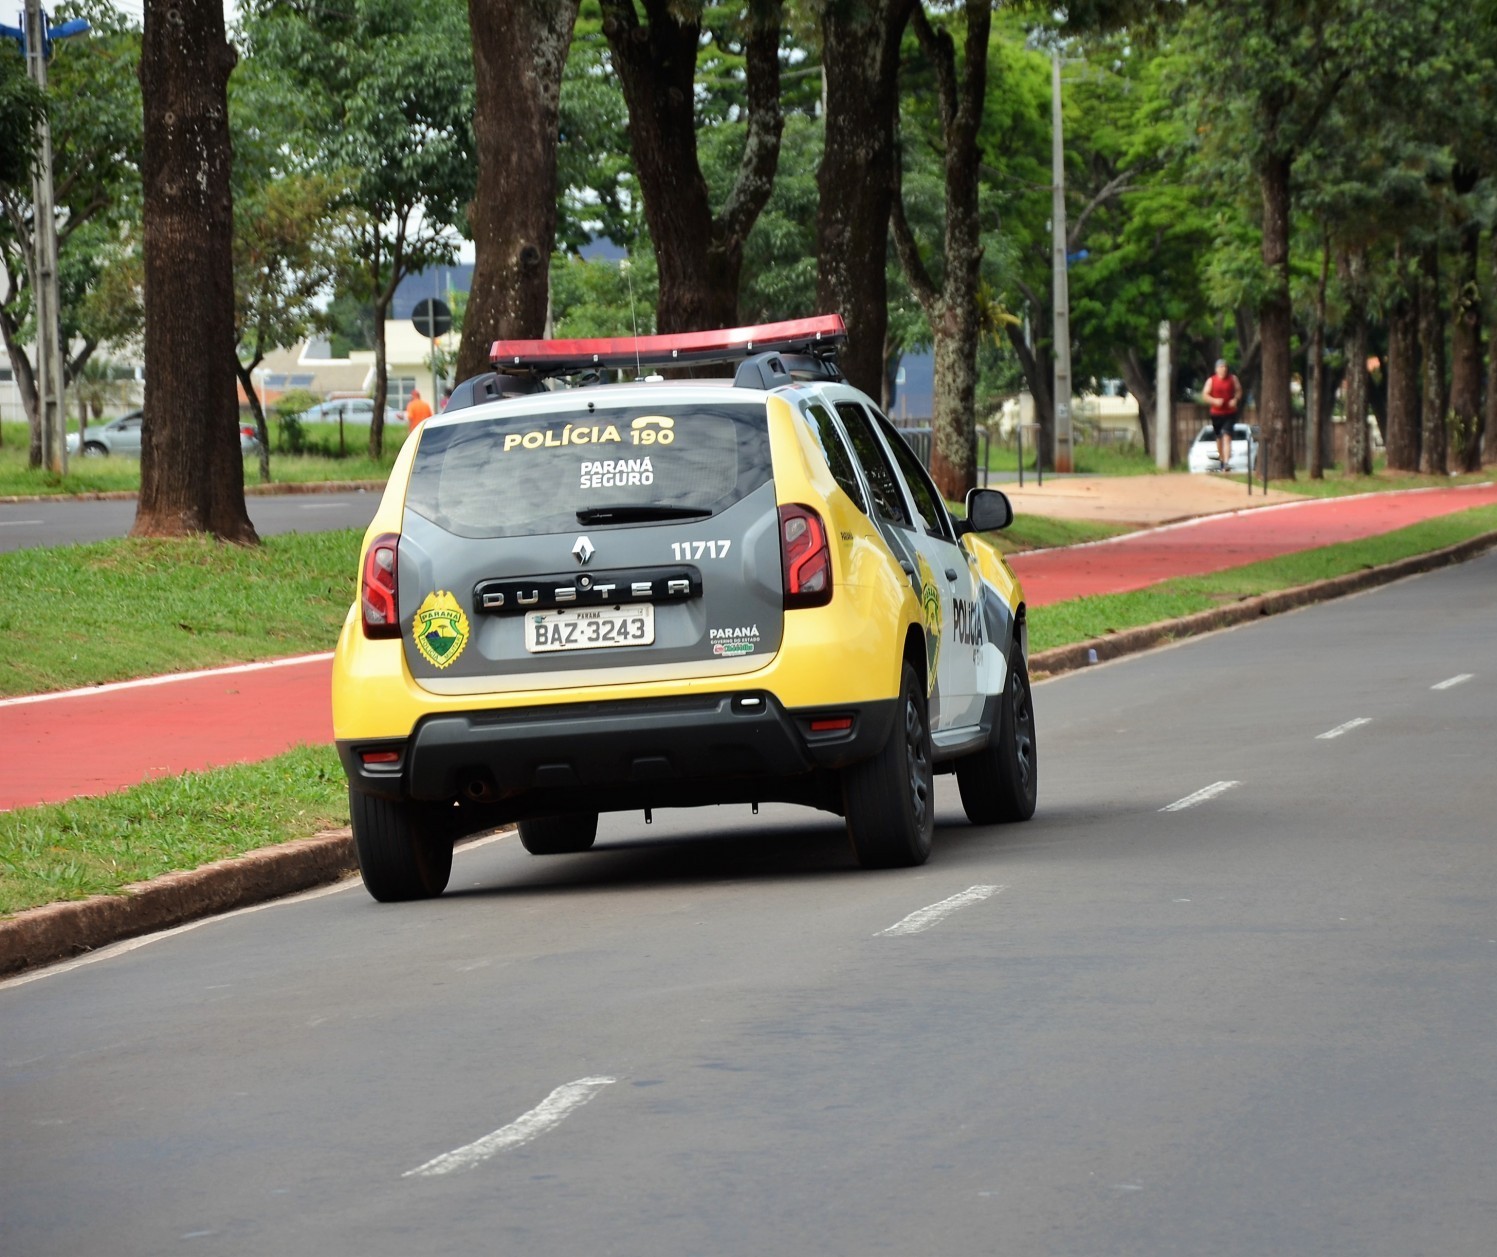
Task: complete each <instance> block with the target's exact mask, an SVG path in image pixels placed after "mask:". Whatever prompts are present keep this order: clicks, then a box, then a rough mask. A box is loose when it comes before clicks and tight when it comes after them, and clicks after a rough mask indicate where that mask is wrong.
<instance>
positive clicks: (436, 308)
mask: <svg viewBox="0 0 1497 1257" xmlns="http://www.w3.org/2000/svg"><path fill="white" fill-rule="evenodd" d="M411 322H412V323H414V324H415V325H416V330H417V331H418V332H420V333H421V335H423V336H424V337H426V339H427V340H435V339H436V338H437V337H438V336H445V335H447V333H448V332H449V331H451V330H452V311H451V310H449V309H448V308H447V303H446V302H445V301H438V300H437V298H435V297H423V298H422V299H421V300H420V301H418V302H416V308H415V309H414V310H412V311H411Z"/></svg>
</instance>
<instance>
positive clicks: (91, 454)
mask: <svg viewBox="0 0 1497 1257" xmlns="http://www.w3.org/2000/svg"><path fill="white" fill-rule="evenodd" d="M108 456H109V447H108V446H107V445H101V444H100V443H99V442H98V441H89V442H87V443H86V444H85V445H84V447H83V457H84V458H107V457H108Z"/></svg>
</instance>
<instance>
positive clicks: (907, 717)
mask: <svg viewBox="0 0 1497 1257" xmlns="http://www.w3.org/2000/svg"><path fill="white" fill-rule="evenodd" d="M842 814H843V816H844V817H846V819H847V837H848V840H849V841H850V842H851V843H852V850H853V854H854V855H855V856H857V858H858V863H859V864H861V865H862V866H863V867H864V868H870V869H886V868H908V867H910V866H912V865H916V864H924V863H925V861H926V860H927V859H929V858H930V847H931V839H932V838H933V837H934V836H935V831H936V809H935V769H934V767H933V766H932V761H931V749H930V721H929V720H928V719H927V717H926V703H925V690H924V688H923V687H922V686H921V684H920V677H919V674H918V673H916V671H915V669H914V668H912V667H911V666H910V665H909V664H908V663H906V664H905V665H904V671H903V674H902V676H901V679H900V686H899V715H898V718H897V719H896V721H895V724H894V728H893V729H892V730H890V732H889V740H888V741H887V742H885V743H884V745H883V747H882V749H880V750H879V752H878V753H877V754H876V755H874V756H873V758H872V759H868V760H864V761H863V762H862V763H861V764H854V765H852V766H851V767H850V768H846V769H844V770H843V773H842Z"/></svg>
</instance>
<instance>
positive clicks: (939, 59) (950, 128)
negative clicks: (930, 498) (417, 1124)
mask: <svg viewBox="0 0 1497 1257" xmlns="http://www.w3.org/2000/svg"><path fill="white" fill-rule="evenodd" d="M963 16H964V17H965V23H964V26H963V40H962V58H961V65H960V67H959V66H958V63H957V62H958V59H957V52H956V41H955V40H954V39H953V38H952V36H951V32H950V31H949V30H947V29H945V28H944V27H941V28H939V29H938V28H937V27H935V26H933V25H932V24H931V22H930V19H929V18H928V17H927V16H926V14H925V9H924V7H923V6H922V5H916V6H915V9H914V12H913V14H912V23H913V26H914V29H915V34H916V37H917V38H918V39H919V41H920V47H921V50H922V51H923V52H924V54H925V57H926V59H927V60H928V61H929V63H930V65H931V67H932V69H933V71H934V73H935V83H936V98H937V102H938V104H937V108H938V110H939V116H940V126H941V138H942V142H943V148H944V166H945V191H946V195H945V202H946V214H945V219H946V222H945V231H944V239H943V241H942V249H941V262H942V265H941V279H940V281H939V284H938V282H937V281H936V280H935V279H934V278H933V277H932V275H931V272H930V270H929V269H928V268H927V266H926V264H925V261H924V259H923V258H922V257H921V256H920V249H919V246H918V245H917V243H916V241H915V236H914V233H913V232H912V231H911V230H910V226H909V222H908V220H907V218H906V217H905V213H904V201H903V197H902V196H898V195H896V196H895V197H894V198H893V206H892V213H893V220H892V221H893V226H894V240H895V244H896V246H897V248H898V251H899V259H900V264H901V265H902V267H903V268H904V273H905V278H906V279H907V280H908V281H909V284H910V288H911V289H912V290H913V291H914V294H915V297H916V299H917V300H918V301H919V302H920V306H921V308H922V309H923V310H924V311H925V317H926V320H927V321H928V322H929V324H930V327H931V331H932V333H933V336H934V341H935V404H934V410H935V413H934V415H933V416H932V424H931V426H932V450H931V474H932V475H933V476H934V477H935V481H936V484H937V486H938V487H939V488H940V490H941V492H942V493H944V494H945V495H946V496H947V497H948V498H962V497H964V496H966V493H967V490H969V489H971V488H972V487H973V486H975V485H976V483H977V468H976V463H975V459H974V454H975V452H976V426H975V416H974V409H975V401H976V394H977V339H978V333H979V331H980V329H981V313H980V311H979V307H978V285H979V281H980V277H981V263H982V224H981V222H980V220H979V217H978V212H977V208H978V207H977V200H978V197H977V193H978V148H977V144H978V130H979V127H980V124H981V122H982V112H983V103H984V101H985V99H986V96H987V75H988V36H989V34H990V33H991V30H992V22H993V9H992V3H991V0H967V4H966V6H965V10H964V14H963ZM898 172H899V164H898V163H897V162H896V163H895V175H896V178H897V177H898Z"/></svg>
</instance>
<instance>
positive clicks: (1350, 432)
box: [1339, 247, 1372, 476]
mask: <svg viewBox="0 0 1497 1257" xmlns="http://www.w3.org/2000/svg"><path fill="white" fill-rule="evenodd" d="M1339 269H1340V272H1341V286H1342V288H1343V289H1344V291H1345V293H1346V324H1345V328H1346V474H1347V475H1348V476H1366V475H1369V474H1370V473H1371V471H1372V451H1371V448H1370V445H1369V443H1368V440H1367V388H1368V380H1367V250H1366V249H1365V248H1361V247H1358V248H1352V249H1347V250H1345V251H1344V252H1343V253H1342V254H1341V259H1340V263H1339Z"/></svg>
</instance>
